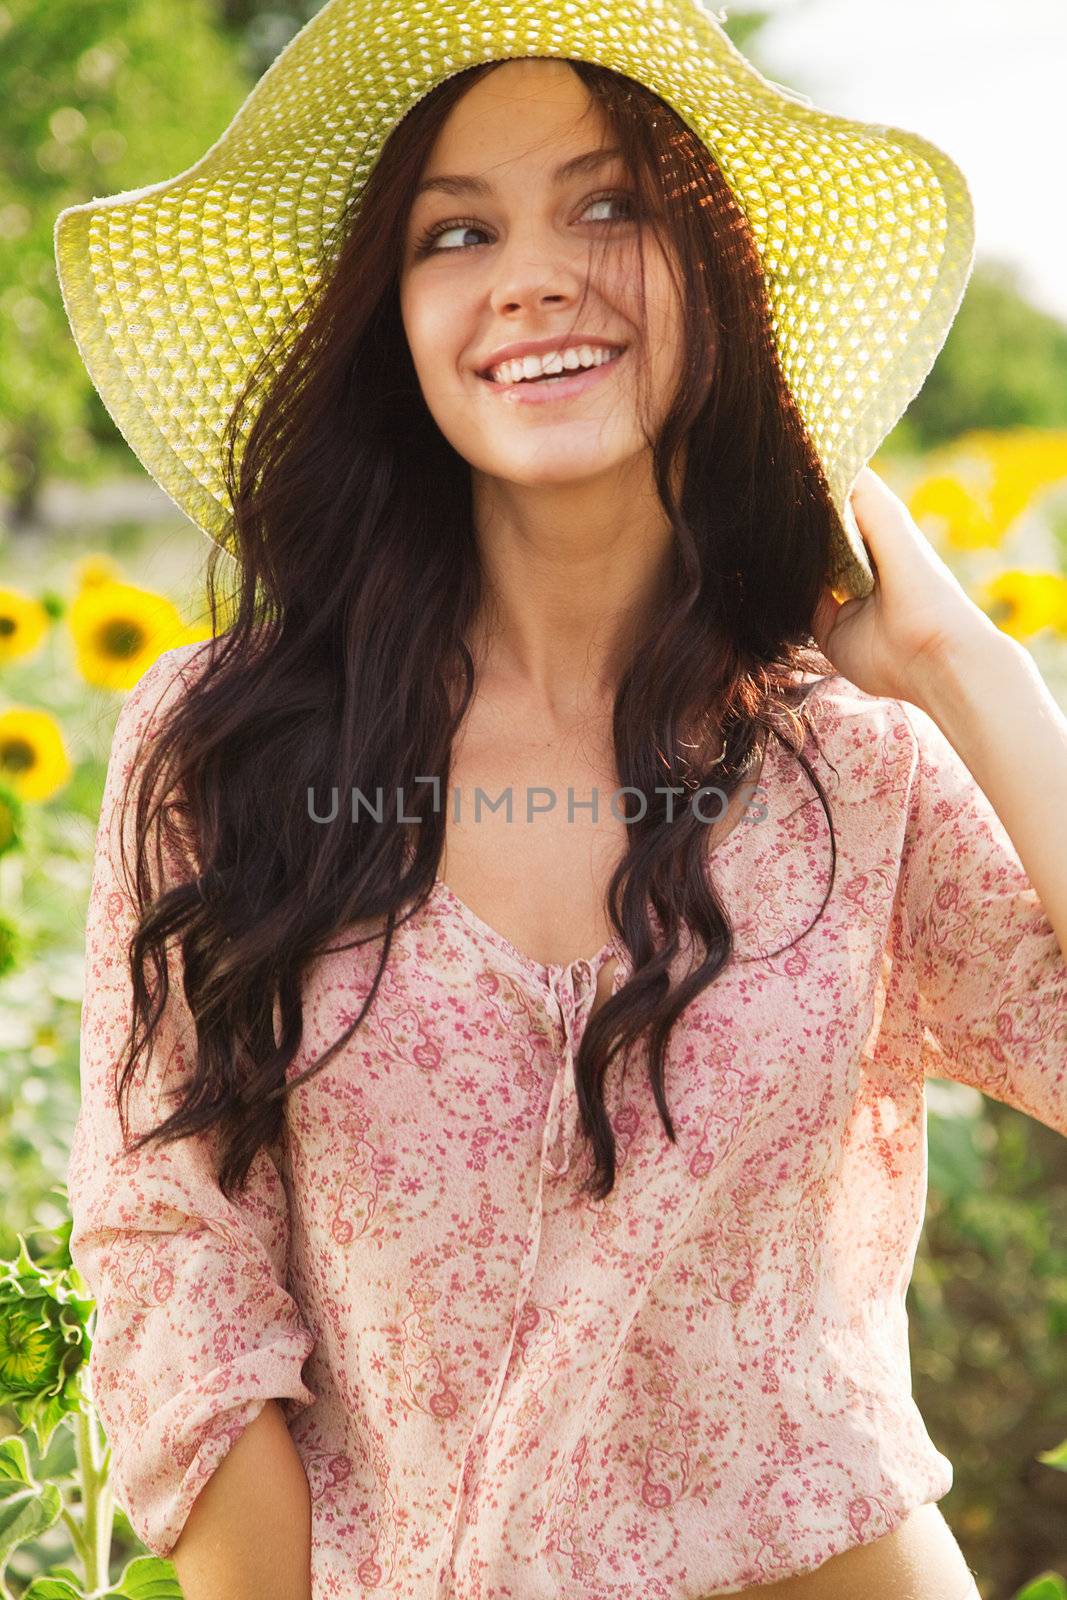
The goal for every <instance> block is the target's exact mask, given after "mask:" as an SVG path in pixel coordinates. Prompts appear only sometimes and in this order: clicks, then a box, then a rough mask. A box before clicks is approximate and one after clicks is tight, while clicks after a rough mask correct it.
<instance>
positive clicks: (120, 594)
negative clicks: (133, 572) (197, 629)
mask: <svg viewBox="0 0 1067 1600" xmlns="http://www.w3.org/2000/svg"><path fill="white" fill-rule="evenodd" d="M69 622H70V629H71V634H72V636H73V639H74V646H75V658H76V661H77V666H78V671H79V672H80V673H81V675H82V677H83V678H84V679H85V681H86V682H87V683H91V684H94V685H96V686H97V687H99V688H103V689H132V688H133V686H134V684H135V683H137V681H138V680H139V679H140V678H141V677H143V675H144V674H145V673H146V672H147V671H148V668H149V667H150V666H151V665H152V663H153V662H154V661H155V660H156V659H157V658H158V657H159V656H161V655H162V654H163V652H164V651H165V650H173V649H174V648H175V647H176V646H177V645H179V644H182V643H183V642H184V640H185V635H186V629H185V625H184V623H183V622H182V619H181V615H180V614H179V612H178V609H177V607H176V606H175V605H174V604H173V602H172V601H170V600H168V599H167V597H166V596H165V595H161V594H155V593H153V591H152V590H150V589H139V588H137V587H136V586H135V585H134V584H129V583H114V582H104V583H99V584H95V585H92V586H90V587H89V588H83V589H82V590H80V591H79V593H78V595H77V598H76V599H75V600H74V601H73V603H72V604H71V608H70V614H69Z"/></svg>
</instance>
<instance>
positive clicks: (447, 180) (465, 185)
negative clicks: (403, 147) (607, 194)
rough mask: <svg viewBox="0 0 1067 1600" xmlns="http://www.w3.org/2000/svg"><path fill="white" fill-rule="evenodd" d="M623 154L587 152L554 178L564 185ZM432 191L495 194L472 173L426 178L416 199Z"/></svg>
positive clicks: (604, 151)
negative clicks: (567, 181)
mask: <svg viewBox="0 0 1067 1600" xmlns="http://www.w3.org/2000/svg"><path fill="white" fill-rule="evenodd" d="M621 154H622V151H621V150H587V151H586V153H585V154H584V155H581V156H572V158H571V160H570V161H564V162H563V164H562V165H561V166H558V167H557V168H556V170H555V171H554V172H553V174H552V176H553V178H554V179H555V180H556V182H557V183H562V182H563V181H564V180H565V179H567V178H573V177H577V176H578V175H579V174H580V173H583V172H592V171H593V170H595V169H596V168H597V167H602V166H605V165H606V164H607V162H609V161H612V160H614V158H615V157H616V156H620V155H621ZM431 190H437V191H440V193H441V194H476V195H480V196H481V197H482V198H483V199H487V198H488V197H489V196H490V195H491V194H492V192H493V186H492V184H491V183H487V182H486V180H485V179H484V178H477V177H474V176H473V175H472V174H470V173H454V174H451V175H448V176H442V177H440V178H426V179H424V180H423V182H422V183H420V184H419V186H418V188H417V189H416V190H415V196H414V198H415V199H416V200H417V199H418V198H419V196H420V195H422V194H427V193H429V192H430V191H431Z"/></svg>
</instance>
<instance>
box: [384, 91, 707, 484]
mask: <svg viewBox="0 0 1067 1600" xmlns="http://www.w3.org/2000/svg"><path fill="white" fill-rule="evenodd" d="M590 106H591V102H590V101H589V97H588V93H587V91H586V89H585V86H584V85H583V84H582V82H581V80H580V78H579V77H578V76H577V74H576V73H575V72H574V71H573V70H572V69H571V68H570V67H569V66H568V65H567V64H566V63H565V62H562V61H553V60H525V61H508V62H505V63H504V64H503V65H502V66H500V67H498V68H496V69H495V70H494V71H493V72H491V73H489V74H487V75H486V76H485V77H484V78H483V79H481V81H480V82H478V83H477V84H475V85H474V87H473V88H472V89H470V90H469V91H468V93H467V94H466V96H465V97H464V98H463V100H462V101H460V102H458V103H457V105H456V106H454V107H453V109H452V112H451V114H450V116H449V118H448V120H447V122H446V123H445V124H444V126H443V127H442V129H441V132H440V134H439V136H438V139H437V141H436V144H435V145H434V148H433V150H432V151H431V154H430V158H429V160H428V163H427V166H426V170H425V172H424V174H423V180H422V182H423V185H425V184H426V183H427V182H429V181H432V180H434V179H443V178H445V177H450V178H451V177H455V176H457V175H461V174H462V175H466V176H467V177H471V176H473V177H475V178H479V179H481V180H483V181H484V183H485V185H486V188H485V190H484V191H477V190H474V189H470V188H468V187H463V188H462V189H461V188H458V187H457V188H455V189H454V190H450V192H447V193H446V192H444V191H443V190H442V189H440V188H430V189H426V188H422V189H421V190H420V193H419V194H418V196H417V198H416V200H415V203H414V205H413V207H412V211H411V215H410V218H409V220H408V226H407V233H406V238H405V248H404V264H403V268H402V272H401V281H400V302H401V311H402V315H403V321H404V328H405V332H406V334H407V339H408V343H409V346H410V349H411V354H412V359H413V361H414V365H415V369H416V372H417V374H418V378H419V383H420V385H421V388H422V392H423V395H424V397H425V400H426V404H427V406H428V407H429V410H430V412H431V414H432V416H433V418H434V420H435V422H436V423H437V425H438V427H439V428H440V430H441V432H442V433H443V434H444V436H445V438H446V439H448V441H449V443H450V444H451V445H452V446H453V448H454V449H455V450H456V451H457V452H458V453H459V454H460V455H461V456H462V457H464V458H465V459H466V460H467V461H469V462H470V464H471V466H472V468H473V469H474V471H475V473H482V474H485V475H486V476H487V477H488V478H489V479H502V480H505V481H507V482H509V483H514V484H525V485H549V484H551V485H557V486H559V485H565V484H567V483H571V482H573V483H577V482H579V481H587V480H589V479H591V478H593V477H595V476H597V475H600V474H610V473H613V472H614V471H616V469H618V468H620V467H623V466H625V464H626V463H628V462H632V460H633V458H634V457H635V456H637V455H640V454H647V453H648V446H647V445H646V442H645V439H644V436H643V434H642V431H641V428H640V426H639V412H638V398H639V396H638V390H637V387H636V384H635V377H636V373H637V368H638V363H639V362H648V363H649V378H650V392H649V405H650V407H651V412H652V414H651V416H650V417H649V418H648V419H647V420H648V423H649V426H650V428H651V433H652V437H655V435H656V433H657V432H658V428H659V425H660V423H661V422H662V419H663V417H664V416H665V415H666V413H667V410H668V409H669V406H670V402H671V400H672V399H673V396H674V389H675V386H676V383H677V380H678V374H679V371H680V365H681V359H682V349H681V313H680V307H679V304H678V300H677V296H676V294H675V290H674V285H673V283H672V281H671V278H670V273H669V270H668V263H667V260H666V259H665V257H664V255H663V254H662V251H661V250H660V248H659V246H658V244H657V242H656V239H655V236H654V234H653V233H652V231H651V229H649V228H646V229H645V230H644V245H645V294H646V307H645V318H646V320H644V321H643V320H642V313H641V303H640V297H639V295H640V282H639V275H640V272H641V260H640V255H639V253H638V226H639V225H638V223H637V222H636V221H635V220H633V218H634V216H635V209H636V201H635V200H631V199H630V198H629V196H630V194H631V191H632V183H631V180H630V179H629V178H628V176H627V173H626V171H625V170H624V168H623V166H622V164H621V161H620V160H619V159H618V158H617V157H613V158H611V159H608V160H606V161H605V160H601V161H600V162H599V163H597V164H593V162H591V161H590V162H589V163H587V164H585V165H584V166H583V167H582V168H580V169H578V168H576V169H575V170H573V171H572V172H570V173H569V174H561V173H560V172H559V171H558V170H557V169H559V168H560V167H561V166H563V164H564V163H569V162H572V161H574V160H575V158H577V157H581V156H585V155H587V154H588V153H589V152H591V151H593V150H595V149H596V148H597V147H598V146H602V145H604V144H606V143H607V142H608V138H607V128H606V126H605V123H604V119H603V117H602V114H601V113H600V112H599V109H590V110H589V114H588V115H586V116H585V117H584V119H583V116H582V114H583V112H586V110H587V107H590ZM430 232H432V233H433V234H435V235H436V237H434V238H432V239H427V238H426V235H427V234H428V233H430ZM594 246H596V248H594ZM587 272H588V273H589V275H590V286H589V293H588V295H587V297H586V301H585V306H584V309H583V310H582V312H581V316H580V317H579V318H578V320H577V321H576V320H575V319H576V313H577V310H578V305H579V300H580V297H581V294H582V289H583V284H584V281H585V278H586V274H587ZM575 335H577V336H581V335H585V336H587V337H588V338H589V339H591V340H594V341H597V340H600V341H607V342H608V343H609V344H611V345H613V346H622V347H625V354H624V355H623V356H622V357H621V358H619V359H617V360H616V361H613V362H610V363H608V364H607V365H605V366H604V367H603V368H600V369H598V370H597V371H596V372H594V373H593V374H592V375H591V378H588V379H586V380H585V381H584V382H583V381H582V374H581V373H580V372H579V373H578V374H576V377H577V379H578V382H579V386H580V392H572V393H570V394H568V392H567V390H568V389H569V388H571V387H572V384H573V382H574V380H573V379H571V378H570V377H569V376H568V380H564V381H562V382H561V383H560V384H559V385H558V386H557V385H553V384H552V383H550V382H548V383H546V382H545V381H541V382H537V383H524V384H515V383H513V382H490V381H487V379H486V378H485V377H484V376H482V374H483V372H484V371H485V369H486V368H487V366H488V364H489V363H490V362H492V361H493V359H494V357H495V356H496V355H497V353H498V352H499V351H500V350H501V348H502V347H505V346H508V345H512V344H516V343H519V344H521V343H522V342H524V341H528V340H529V341H544V340H550V341H551V342H552V343H553V344H554V343H556V342H557V341H560V342H562V341H567V342H568V343H577V344H580V343H581V342H582V340H581V338H580V337H579V338H577V339H575V338H574V336H575ZM595 348H596V346H595V344H594V349H595ZM570 359H571V360H573V357H571V358H570ZM565 370H567V369H566V367H565ZM557 388H558V390H559V391H560V392H559V393H557V392H556V390H557ZM622 476H625V474H623V475H622Z"/></svg>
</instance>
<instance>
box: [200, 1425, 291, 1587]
mask: <svg viewBox="0 0 1067 1600" xmlns="http://www.w3.org/2000/svg"><path fill="white" fill-rule="evenodd" d="M171 1560H172V1561H173V1563H174V1567H175V1570H176V1572H177V1574H178V1581H179V1583H180V1584H181V1587H182V1594H183V1595H184V1596H185V1600H311V1491H310V1489H309V1488H308V1481H307V1476H306V1474H305V1472H304V1464H303V1462H302V1461H301V1459H300V1455H299V1452H298V1451H297V1448H296V1445H295V1444H294V1443H293V1440H292V1436H291V1435H290V1433H289V1429H288V1428H287V1427H286V1423H285V1418H284V1416H283V1415H282V1411H281V1407H280V1406H279V1405H278V1404H277V1402H276V1401H274V1400H268V1401H267V1402H266V1404H265V1405H264V1407H263V1409H262V1411H261V1412H260V1413H259V1415H258V1416H257V1417H256V1418H255V1420H254V1421H252V1422H250V1423H249V1424H248V1426H247V1428H245V1430H244V1432H243V1433H242V1434H241V1436H240V1438H239V1439H238V1440H237V1443H236V1444H235V1445H233V1447H232V1448H231V1449H230V1450H229V1451H227V1453H226V1455H225V1456H223V1458H222V1461H221V1462H220V1464H219V1466H218V1467H217V1468H216V1469H215V1471H214V1473H213V1474H212V1475H211V1477H210V1478H209V1479H208V1481H207V1483H206V1484H205V1485H204V1487H203V1489H201V1491H200V1493H199V1495H198V1496H197V1498H196V1500H195V1501H194V1502H193V1507H192V1510H191V1511H190V1513H189V1516H188V1518H187V1519H186V1523H185V1527H184V1529H183V1531H182V1534H181V1537H180V1538H179V1540H178V1542H177V1544H176V1545H175V1546H174V1549H173V1551H172V1552H171Z"/></svg>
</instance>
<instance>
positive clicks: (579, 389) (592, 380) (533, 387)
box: [479, 347, 629, 406]
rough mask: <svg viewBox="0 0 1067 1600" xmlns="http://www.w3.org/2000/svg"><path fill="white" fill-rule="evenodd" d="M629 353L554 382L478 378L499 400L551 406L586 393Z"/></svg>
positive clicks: (625, 351)
mask: <svg viewBox="0 0 1067 1600" xmlns="http://www.w3.org/2000/svg"><path fill="white" fill-rule="evenodd" d="M628 354H629V347H627V348H626V349H625V350H623V352H622V354H621V355H617V356H616V357H615V359H614V360H613V361H604V362H602V363H601V365H600V366H599V367H589V368H587V369H586V370H585V371H583V372H575V373H574V375H573V377H570V378H561V379H560V380H559V381H558V382H557V383H494V382H493V380H492V378H481V379H480V380H479V381H480V382H482V383H484V384H485V386H486V388H487V389H489V390H490V391H491V392H492V393H493V394H494V395H496V396H497V398H498V399H500V400H506V401H508V402H509V403H510V404H511V405H515V406H544V405H551V404H552V403H553V402H554V401H556V400H569V399H571V397H572V396H574V395H579V394H585V392H586V390H588V389H593V388H595V387H596V385H597V384H598V383H601V382H603V381H604V380H605V379H606V378H609V377H610V376H611V374H612V373H613V372H614V371H615V368H616V367H618V366H621V365H622V363H623V362H624V361H625V360H626V357H627V356H628Z"/></svg>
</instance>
